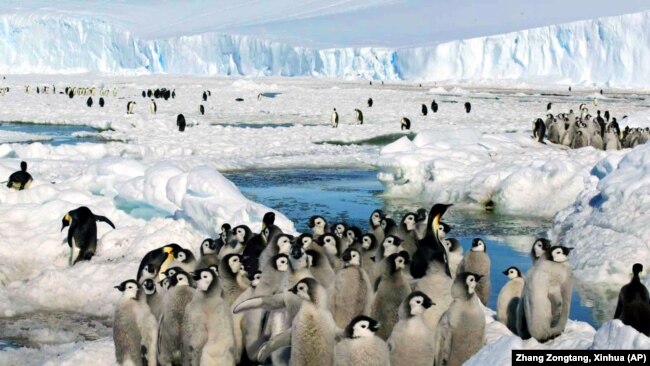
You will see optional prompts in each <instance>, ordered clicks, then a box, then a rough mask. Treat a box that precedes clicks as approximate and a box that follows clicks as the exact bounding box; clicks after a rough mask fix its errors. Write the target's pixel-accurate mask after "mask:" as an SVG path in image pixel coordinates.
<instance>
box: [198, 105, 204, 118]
mask: <svg viewBox="0 0 650 366" xmlns="http://www.w3.org/2000/svg"><path fill="white" fill-rule="evenodd" d="M199 113H201V115H202V116H203V115H205V107H204V106H203V104H201V105H199Z"/></svg>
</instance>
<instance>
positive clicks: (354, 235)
mask: <svg viewBox="0 0 650 366" xmlns="http://www.w3.org/2000/svg"><path fill="white" fill-rule="evenodd" d="M362 236H363V234H362V233H361V229H359V228H358V227H356V226H350V227H349V228H347V229H345V236H344V239H343V241H344V243H343V248H346V249H347V248H349V247H351V246H354V245H356V244H358V243H360V240H361V237H362Z"/></svg>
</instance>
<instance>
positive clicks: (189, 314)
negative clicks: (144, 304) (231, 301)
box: [181, 268, 239, 366]
mask: <svg viewBox="0 0 650 366" xmlns="http://www.w3.org/2000/svg"><path fill="white" fill-rule="evenodd" d="M194 281H195V282H196V291H194V293H193V296H192V300H191V301H190V302H189V303H188V304H187V306H186V307H185V311H184V313H183V321H182V331H181V344H182V349H181V353H182V356H181V359H182V361H183V365H226V366H228V365H231V366H234V365H235V364H236V363H237V362H238V361H239V355H238V354H237V346H236V343H235V335H234V333H233V320H232V315H231V311H230V306H229V305H228V303H227V302H226V301H225V300H223V299H222V298H221V296H219V290H220V289H219V281H218V279H217V276H216V275H215V274H214V273H213V272H212V271H211V270H209V269H205V268H204V269H199V270H197V271H196V272H195V273H194Z"/></svg>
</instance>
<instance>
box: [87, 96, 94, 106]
mask: <svg viewBox="0 0 650 366" xmlns="http://www.w3.org/2000/svg"><path fill="white" fill-rule="evenodd" d="M86 105H87V106H88V107H89V108H90V107H92V106H93V97H88V99H87V100H86Z"/></svg>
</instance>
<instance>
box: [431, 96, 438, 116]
mask: <svg viewBox="0 0 650 366" xmlns="http://www.w3.org/2000/svg"><path fill="white" fill-rule="evenodd" d="M431 112H433V113H438V103H436V100H435V99H434V100H433V101H432V102H431Z"/></svg>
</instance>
